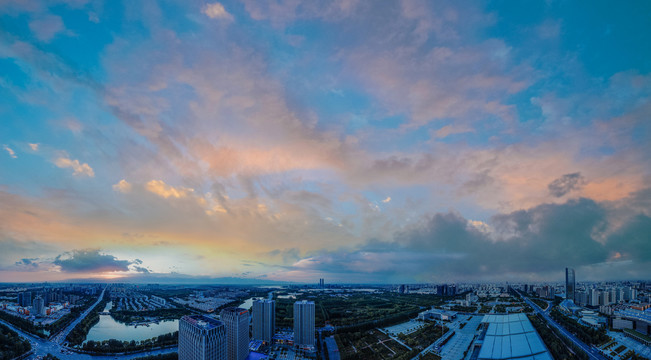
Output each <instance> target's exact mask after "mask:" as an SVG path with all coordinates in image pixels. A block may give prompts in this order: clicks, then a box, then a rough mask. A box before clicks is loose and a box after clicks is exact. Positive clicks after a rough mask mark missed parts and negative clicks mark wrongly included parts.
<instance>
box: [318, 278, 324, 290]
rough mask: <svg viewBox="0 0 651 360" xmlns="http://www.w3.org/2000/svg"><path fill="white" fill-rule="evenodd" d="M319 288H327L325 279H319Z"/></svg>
mask: <svg viewBox="0 0 651 360" xmlns="http://www.w3.org/2000/svg"><path fill="white" fill-rule="evenodd" d="M319 287H320V288H321V289H323V288H325V281H324V280H323V279H319Z"/></svg>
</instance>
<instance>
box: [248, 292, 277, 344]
mask: <svg viewBox="0 0 651 360" xmlns="http://www.w3.org/2000/svg"><path fill="white" fill-rule="evenodd" d="M275 332H276V302H275V301H274V300H255V301H254V302H253V338H254V339H256V340H262V341H265V342H267V343H271V340H272V338H273V336H274V333H275Z"/></svg>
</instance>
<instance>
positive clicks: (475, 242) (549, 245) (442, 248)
mask: <svg viewBox="0 0 651 360" xmlns="http://www.w3.org/2000/svg"><path fill="white" fill-rule="evenodd" d="M644 194H646V192H639V193H635V194H632V197H631V198H629V199H628V200H627V203H626V204H623V205H622V204H620V206H619V207H617V208H613V207H612V206H611V205H612V204H607V203H597V202H595V201H593V200H590V199H585V198H581V199H576V200H570V201H567V202H566V203H564V204H543V205H539V206H536V207H533V208H531V209H528V210H520V211H514V212H511V213H507V214H500V215H497V216H494V217H493V218H492V219H491V220H490V222H489V225H490V229H491V230H490V231H488V230H487V227H486V226H485V224H483V225H482V224H477V223H476V222H472V221H469V220H467V219H466V218H464V217H463V216H462V215H461V214H459V213H456V212H448V213H438V214H435V215H432V216H429V217H426V218H423V219H422V220H421V221H420V222H418V223H416V224H412V225H411V226H408V227H406V228H405V229H403V230H402V231H400V232H398V233H396V234H395V235H394V238H393V241H391V242H381V241H377V240H371V241H369V242H367V243H366V245H364V246H362V247H359V248H357V249H354V250H353V251H351V250H350V249H342V250H340V251H332V252H322V253H318V254H312V256H310V257H306V258H304V259H302V260H299V261H298V262H296V263H295V264H294V267H295V268H297V269H300V270H303V271H310V270H311V271H313V272H328V273H331V274H338V275H341V277H342V278H343V279H344V280H345V277H346V276H348V277H350V276H351V275H350V274H351V273H354V274H355V276H357V275H358V274H360V276H361V277H366V278H367V279H368V280H369V281H380V282H382V281H400V280H401V278H402V276H403V275H404V274H410V275H414V276H416V278H417V279H420V280H421V281H433V280H437V279H438V280H443V279H448V280H453V279H459V280H462V279H480V278H482V277H489V278H503V277H508V276H518V277H521V278H522V277H536V276H539V277H544V276H546V275H548V274H550V273H551V274H554V273H558V272H559V271H560V270H559V269H562V268H564V267H566V266H572V267H576V268H582V270H583V271H584V278H586V277H587V276H589V274H590V273H591V272H592V271H593V270H594V271H602V272H603V271H605V270H604V269H608V268H610V267H612V268H616V269H617V271H615V272H612V273H611V274H610V276H628V275H631V276H633V275H634V274H638V273H639V271H640V269H648V268H651V218H650V217H649V216H647V215H645V214H644V213H639V212H637V215H635V216H628V217H626V218H624V219H622V218H621V216H620V217H615V216H613V215H614V214H616V213H619V212H622V211H624V212H627V213H630V212H631V211H633V210H630V209H629V208H630V206H629V205H628V204H629V203H630V204H633V205H632V206H636V207H637V206H638V205H639V204H640V202H641V200H640V199H637V197H638V196H642V195H644ZM624 208H627V209H624ZM647 210H648V209H647ZM611 218H616V219H617V220H616V222H617V226H615V224H613V223H611V222H612V220H610V219H611ZM615 227H616V228H617V230H613V229H615ZM608 264H611V265H608Z"/></svg>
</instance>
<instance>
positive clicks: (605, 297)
mask: <svg viewBox="0 0 651 360" xmlns="http://www.w3.org/2000/svg"><path fill="white" fill-rule="evenodd" d="M599 305H610V291H608V290H604V291H602V292H601V293H600V294H599Z"/></svg>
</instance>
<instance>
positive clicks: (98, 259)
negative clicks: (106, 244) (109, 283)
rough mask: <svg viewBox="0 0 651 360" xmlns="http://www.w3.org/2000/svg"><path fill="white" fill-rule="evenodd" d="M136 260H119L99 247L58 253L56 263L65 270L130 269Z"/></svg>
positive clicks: (100, 270) (98, 270)
mask: <svg viewBox="0 0 651 360" xmlns="http://www.w3.org/2000/svg"><path fill="white" fill-rule="evenodd" d="M133 263H134V261H129V260H119V259H118V258H116V257H115V256H113V255H109V254H102V253H100V250H99V249H85V250H73V251H72V252H66V253H63V254H61V255H58V256H57V257H56V258H55V259H54V261H53V264H54V265H58V266H59V267H61V271H63V272H72V273H76V272H103V271H128V270H129V265H131V264H133Z"/></svg>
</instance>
